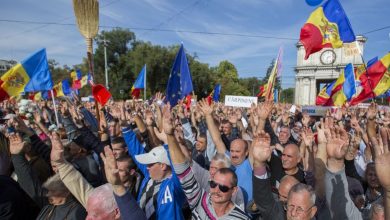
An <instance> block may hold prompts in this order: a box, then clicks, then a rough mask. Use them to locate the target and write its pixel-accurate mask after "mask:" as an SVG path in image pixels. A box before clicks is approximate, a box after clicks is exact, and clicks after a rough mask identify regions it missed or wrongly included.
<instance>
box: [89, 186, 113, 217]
mask: <svg viewBox="0 0 390 220" xmlns="http://www.w3.org/2000/svg"><path fill="white" fill-rule="evenodd" d="M86 209H87V212H88V216H87V218H86V220H103V219H115V220H117V219H120V212H119V209H118V205H117V204H116V202H115V198H114V194H113V190H112V186H111V184H108V183H107V184H104V185H101V186H99V187H97V188H95V189H93V190H92V191H91V192H90V193H89V195H88V200H87V207H86Z"/></svg>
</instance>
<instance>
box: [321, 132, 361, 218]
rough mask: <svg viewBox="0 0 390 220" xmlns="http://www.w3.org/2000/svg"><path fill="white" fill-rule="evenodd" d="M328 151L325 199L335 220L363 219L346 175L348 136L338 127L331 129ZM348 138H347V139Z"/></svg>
mask: <svg viewBox="0 0 390 220" xmlns="http://www.w3.org/2000/svg"><path fill="white" fill-rule="evenodd" d="M330 131H331V135H330V136H329V137H328V140H327V144H326V151H327V154H328V162H327V168H328V170H327V172H326V175H325V189H326V193H325V197H326V202H327V205H328V207H329V210H330V213H331V216H332V218H333V219H362V215H361V212H360V211H359V209H358V208H357V207H356V206H355V204H354V203H353V201H352V199H351V197H350V195H349V191H348V182H347V176H346V174H345V166H344V158H345V154H346V152H347V148H348V142H347V141H348V134H347V133H346V131H345V130H344V129H342V128H340V127H338V126H336V127H334V128H331V130H330ZM345 136H346V138H345Z"/></svg>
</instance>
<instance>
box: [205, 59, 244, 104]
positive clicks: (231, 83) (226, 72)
mask: <svg viewBox="0 0 390 220" xmlns="http://www.w3.org/2000/svg"><path fill="white" fill-rule="evenodd" d="M212 70H213V71H214V72H215V75H216V77H217V79H216V82H218V83H221V86H222V90H221V100H223V99H224V96H225V95H243V96H248V95H250V94H251V93H250V92H249V90H248V88H246V87H244V86H243V85H242V84H240V81H239V79H238V73H237V69H236V67H235V66H234V64H232V63H230V62H229V61H227V60H224V61H221V62H220V63H219V65H218V66H217V67H214V68H212Z"/></svg>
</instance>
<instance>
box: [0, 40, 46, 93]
mask: <svg viewBox="0 0 390 220" xmlns="http://www.w3.org/2000/svg"><path fill="white" fill-rule="evenodd" d="M52 88H53V81H52V79H51V73H50V70H49V65H48V63H47V59H46V49H44V48H43V49H41V50H39V51H37V52H35V53H34V54H32V55H31V56H30V57H28V58H27V59H25V60H23V61H22V62H21V63H18V64H16V65H15V66H14V67H12V68H11V69H10V70H8V72H6V73H5V74H4V75H3V76H2V77H1V79H0V100H5V99H8V98H9V97H11V96H18V95H19V94H20V93H21V92H36V91H43V90H51V89H52Z"/></svg>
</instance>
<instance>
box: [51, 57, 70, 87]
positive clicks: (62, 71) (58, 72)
mask: <svg viewBox="0 0 390 220" xmlns="http://www.w3.org/2000/svg"><path fill="white" fill-rule="evenodd" d="M47 63H48V64H49V69H50V72H51V78H52V80H53V84H56V83H57V82H59V81H61V80H64V79H66V78H67V79H69V78H70V69H69V67H67V66H64V67H61V66H60V64H59V63H58V62H57V61H56V60H55V59H48V60H47Z"/></svg>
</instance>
